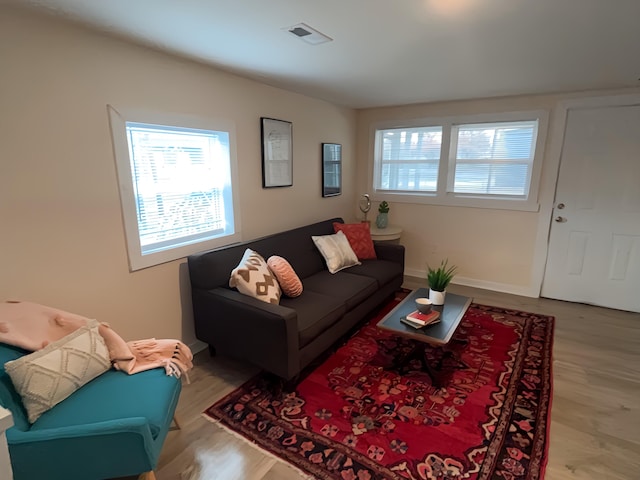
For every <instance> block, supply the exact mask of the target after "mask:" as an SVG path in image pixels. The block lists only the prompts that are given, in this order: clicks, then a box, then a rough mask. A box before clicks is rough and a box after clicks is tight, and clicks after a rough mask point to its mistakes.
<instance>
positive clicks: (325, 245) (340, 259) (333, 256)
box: [311, 232, 361, 273]
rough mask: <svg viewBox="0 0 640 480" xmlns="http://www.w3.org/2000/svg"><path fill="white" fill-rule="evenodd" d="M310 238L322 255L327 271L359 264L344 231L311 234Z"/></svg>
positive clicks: (334, 271) (335, 270) (332, 271)
mask: <svg viewBox="0 0 640 480" xmlns="http://www.w3.org/2000/svg"><path fill="white" fill-rule="evenodd" d="M311 238H312V239H313V243H315V244H316V247H318V250H320V253H321V254H322V256H323V257H324V260H325V262H326V263H327V268H328V269H329V272H331V273H336V272H339V271H340V270H343V269H345V268H348V267H353V266H354V265H360V264H361V263H360V262H359V261H358V257H357V256H356V254H355V253H354V251H353V248H351V245H350V244H349V240H348V239H347V237H346V235H345V234H344V233H342V232H338V233H336V234H334V235H322V236H312V237H311Z"/></svg>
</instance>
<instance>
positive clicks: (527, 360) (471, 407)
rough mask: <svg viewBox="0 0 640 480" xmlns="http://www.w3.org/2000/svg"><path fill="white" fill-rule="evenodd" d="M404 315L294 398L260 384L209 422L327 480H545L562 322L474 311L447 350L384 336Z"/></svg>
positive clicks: (233, 398) (211, 413)
mask: <svg viewBox="0 0 640 480" xmlns="http://www.w3.org/2000/svg"><path fill="white" fill-rule="evenodd" d="M396 304H397V300H395V301H394V302H391V303H390V304H389V305H387V306H386V307H384V308H383V309H382V310H381V311H380V312H378V314H377V315H376V316H375V318H372V319H371V320H370V321H369V322H368V323H367V324H366V325H365V326H364V327H362V328H361V329H360V330H359V331H358V332H357V333H355V334H354V335H353V336H352V337H351V338H349V339H348V340H347V341H346V343H344V344H343V345H342V346H341V347H339V348H338V349H337V351H335V352H333V353H332V354H331V355H330V356H328V358H327V359H326V360H325V361H324V363H322V364H321V365H319V366H317V367H316V368H315V369H313V370H312V371H311V372H309V373H307V374H306V376H305V377H304V379H303V380H302V381H301V382H300V383H299V384H298V386H297V387H296V389H295V391H293V392H286V391H282V389H279V388H278V385H277V382H275V381H274V380H273V378H271V377H268V376H266V375H259V376H257V377H256V378H253V379H252V380H250V381H248V382H247V383H245V384H244V385H243V386H241V387H240V388H238V389H236V390H235V391H234V392H232V393H231V394H229V395H227V396H226V397H225V398H223V399H222V400H220V401H218V402H216V403H215V404H214V405H212V406H211V407H210V408H208V409H207V410H206V411H205V412H204V413H205V415H206V416H208V417H210V418H211V419H213V420H214V421H216V422H218V423H220V424H222V425H223V426H224V427H226V428H227V429H229V430H231V431H233V432H235V433H237V434H240V435H242V436H244V437H245V438H247V439H249V440H250V441H251V442H253V443H255V444H256V445H258V446H259V447H261V448H263V449H264V450H266V451H268V452H270V453H271V454H273V455H275V456H276V457H279V458H281V459H284V460H286V461H288V462H289V463H290V464H292V465H293V466H295V467H297V468H298V469H299V470H301V471H302V472H304V473H306V474H307V475H309V476H311V477H313V478H318V479H331V480H334V479H336V480H338V479H339V480H373V479H410V480H418V479H421V480H444V479H446V480H450V479H455V480H458V479H475V480H479V479H503V480H516V479H527V480H538V479H542V478H543V477H544V469H545V465H546V461H547V449H548V428H549V422H550V418H549V412H550V407H551V395H552V379H551V350H552V342H553V323H554V319H553V317H548V316H544V315H536V314H532V313H526V312H520V311H515V310H508V309H504V308H496V307H489V306H483V305H476V304H472V305H471V307H470V308H469V310H468V311H467V313H466V315H465V317H464V319H463V320H462V322H461V324H460V326H459V327H458V330H457V332H456V334H455V335H454V337H453V339H452V341H451V342H450V343H449V344H448V345H447V346H446V347H444V348H442V347H431V346H429V345H425V344H418V343H417V342H414V341H412V340H407V339H403V338H400V337H396V336H394V335H393V334H391V333H390V332H386V331H382V330H380V329H378V328H377V327H376V323H377V322H378V321H379V320H380V319H381V318H382V316H383V315H385V314H386V313H387V312H388V311H389V310H391V308H393V307H394V306H395V305H396ZM425 362H429V366H430V370H434V369H435V370H436V371H437V372H438V374H439V376H440V379H439V380H438V385H440V388H438V387H437V386H434V383H435V382H433V381H432V380H431V377H430V376H429V374H427V373H426V372H425V369H424V365H425ZM431 373H432V374H433V372H431Z"/></svg>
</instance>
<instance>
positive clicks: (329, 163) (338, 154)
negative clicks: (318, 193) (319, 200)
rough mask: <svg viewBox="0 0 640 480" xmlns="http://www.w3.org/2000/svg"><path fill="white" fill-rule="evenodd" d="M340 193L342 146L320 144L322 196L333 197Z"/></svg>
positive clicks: (337, 144)
mask: <svg viewBox="0 0 640 480" xmlns="http://www.w3.org/2000/svg"><path fill="white" fill-rule="evenodd" d="M341 193H342V145H341V144H339V143H323V144H322V196H323V197H335V196H336V195H340V194H341Z"/></svg>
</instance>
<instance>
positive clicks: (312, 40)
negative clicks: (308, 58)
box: [283, 23, 333, 45]
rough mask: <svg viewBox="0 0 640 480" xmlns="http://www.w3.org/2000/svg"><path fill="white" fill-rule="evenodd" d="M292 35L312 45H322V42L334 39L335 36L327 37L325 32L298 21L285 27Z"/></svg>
mask: <svg viewBox="0 0 640 480" xmlns="http://www.w3.org/2000/svg"><path fill="white" fill-rule="evenodd" d="M283 30H286V31H287V32H289V33H290V34H291V35H293V36H295V37H297V38H299V39H300V40H303V41H305V42H307V43H308V44H310V45H320V44H321V43H327V42H331V41H333V38H329V37H327V36H326V35H325V34H323V33H320V32H319V31H317V30H315V29H313V28H311V27H310V26H309V25H307V24H306V23H298V24H297V25H293V26H292V27H287V28H283Z"/></svg>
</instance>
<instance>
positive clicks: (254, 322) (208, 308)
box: [192, 287, 300, 379]
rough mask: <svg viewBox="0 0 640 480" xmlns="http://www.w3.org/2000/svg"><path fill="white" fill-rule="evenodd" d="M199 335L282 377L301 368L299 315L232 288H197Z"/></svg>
mask: <svg viewBox="0 0 640 480" xmlns="http://www.w3.org/2000/svg"><path fill="white" fill-rule="evenodd" d="M192 297H193V314H194V322H195V327H196V337H197V338H198V339H199V340H202V341H203V342H206V343H208V344H209V345H213V346H215V348H216V349H217V350H219V351H220V352H221V353H225V354H227V355H229V356H232V357H236V358H242V359H246V360H249V361H250V362H252V363H253V364H255V365H257V366H259V367H261V368H265V369H267V370H269V371H271V372H273V373H276V374H277V375H279V376H281V377H282V378H285V379H289V378H292V377H293V376H294V375H296V374H297V373H298V372H299V370H300V365H299V364H300V360H299V348H300V347H299V340H298V314H297V312H296V311H295V310H293V309H291V308H287V307H284V306H282V305H275V304H270V303H266V302H263V301H261V300H257V299H255V298H253V297H250V296H247V295H243V294H241V293H240V292H237V291H235V290H230V289H228V288H222V287H218V288H214V289H213V290H194V291H193V292H192Z"/></svg>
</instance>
